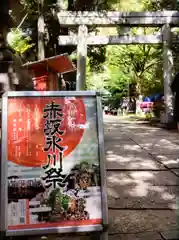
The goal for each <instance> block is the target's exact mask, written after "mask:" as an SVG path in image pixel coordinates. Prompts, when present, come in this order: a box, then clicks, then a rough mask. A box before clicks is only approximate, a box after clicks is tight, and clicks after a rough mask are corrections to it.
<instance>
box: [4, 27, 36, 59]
mask: <svg viewBox="0 0 179 240" xmlns="http://www.w3.org/2000/svg"><path fill="white" fill-rule="evenodd" d="M30 41H31V38H30V37H29V36H26V35H24V34H23V32H22V31H21V30H19V29H14V30H11V32H10V33H9V39H8V42H9V45H10V46H11V47H12V48H13V49H14V50H15V51H16V52H17V53H20V54H23V53H24V52H26V51H27V50H29V49H30V48H31V47H32V46H33V45H34V44H32V43H30Z"/></svg>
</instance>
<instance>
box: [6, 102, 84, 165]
mask: <svg viewBox="0 0 179 240" xmlns="http://www.w3.org/2000/svg"><path fill="white" fill-rule="evenodd" d="M53 101H54V108H55V105H56V104H59V105H60V107H61V108H62V112H63V116H62V121H61V123H60V124H61V128H60V129H61V130H62V131H63V134H62V139H61V141H60V145H61V146H62V147H65V150H64V152H63V154H64V157H66V156H67V155H69V154H70V153H71V152H72V151H73V150H74V149H75V147H76V146H77V145H78V144H79V142H80V140H81V138H82V136H83V132H84V128H81V127H80V126H81V125H83V124H85V121H86V114H85V107H84V103H83V100H82V99H79V98H78V99H75V98H74V99H71V100H69V99H67V98H55V97H48V98H45V97H44V98H43V99H42V98H37V97H36V98H33V97H32V98H30V99H29V98H23V101H22V100H21V99H20V98H19V99H17V98H14V99H9V100H8V159H9V160H10V161H12V162H14V163H16V164H19V165H24V166H31V167H40V166H42V165H44V164H46V161H47V155H48V153H47V152H45V151H44V146H45V134H44V127H45V118H43V115H44V108H45V106H46V105H50V104H51V103H52V102H53ZM77 109H80V111H77ZM73 125H75V126H77V127H76V131H75V132H74V131H73ZM57 151H58V149H55V152H56V153H57ZM53 152H54V151H53ZM32 157H33V158H32ZM33 159H34V160H33Z"/></svg>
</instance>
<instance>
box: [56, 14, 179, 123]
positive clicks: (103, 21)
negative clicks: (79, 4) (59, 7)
mask: <svg viewBox="0 0 179 240" xmlns="http://www.w3.org/2000/svg"><path fill="white" fill-rule="evenodd" d="M57 16H58V20H59V23H60V25H61V26H63V27H71V26H72V27H74V26H78V35H71V36H59V45H77V78H76V82H77V84H76V85H77V88H76V90H82V89H84V86H85V77H86V76H85V75H86V56H87V45H118V44H158V43H160V44H163V78H164V97H165V119H166V123H169V122H170V119H171V116H172V112H173V111H172V110H173V101H172V93H171V90H170V84H171V81H172V77H173V58H172V50H171V46H172V43H179V39H177V38H176V37H174V38H173V37H172V32H171V28H172V27H177V26H179V13H178V12H177V11H162V12H129V13H120V12H114V11H113V12H92V11H91V12H69V11H61V12H59V13H58V14H57ZM115 25H118V26H122V27H124V28H126V27H127V28H130V27H160V28H161V31H160V32H159V33H158V34H153V35H145V36H141V35H126V34H123V35H119V36H89V35H88V28H87V27H88V26H98V27H109V26H115Z"/></svg>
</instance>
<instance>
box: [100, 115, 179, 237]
mask: <svg viewBox="0 0 179 240" xmlns="http://www.w3.org/2000/svg"><path fill="white" fill-rule="evenodd" d="M104 122H105V151H106V161H107V164H106V167H107V185H108V206H109V223H110V229H109V232H110V235H109V240H110V239H111V240H125V239H129V240H136V239H138V240H142V239H145V240H147V239H150V240H156V239H179V237H177V227H178V226H177V217H176V212H177V211H176V199H177V196H178V192H179V135H178V134H177V133H172V132H169V131H167V130H163V129H159V128H155V127H151V126H149V125H147V124H144V123H142V122H137V121H129V120H128V121H127V120H124V119H122V118H119V117H112V116H108V117H105V118H104Z"/></svg>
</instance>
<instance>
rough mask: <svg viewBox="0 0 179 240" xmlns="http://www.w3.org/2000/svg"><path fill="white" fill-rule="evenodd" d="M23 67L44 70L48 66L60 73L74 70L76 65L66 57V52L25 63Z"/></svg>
mask: <svg viewBox="0 0 179 240" xmlns="http://www.w3.org/2000/svg"><path fill="white" fill-rule="evenodd" d="M23 67H26V68H28V69H29V70H34V71H38V70H39V71H43V70H44V71H45V70H47V69H48V68H50V69H51V70H53V71H55V72H57V73H62V74H64V73H67V72H73V71H76V67H75V66H74V65H73V63H72V61H71V60H70V59H69V57H68V54H66V53H65V54H62V55H57V56H54V57H50V58H45V59H44V60H40V61H36V62H30V63H26V64H24V65H23Z"/></svg>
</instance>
